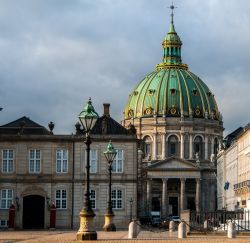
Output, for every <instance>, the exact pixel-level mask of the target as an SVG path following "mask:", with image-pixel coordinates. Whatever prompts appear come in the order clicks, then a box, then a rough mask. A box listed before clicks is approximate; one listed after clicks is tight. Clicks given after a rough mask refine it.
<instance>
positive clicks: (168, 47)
mask: <svg viewBox="0 0 250 243" xmlns="http://www.w3.org/2000/svg"><path fill="white" fill-rule="evenodd" d="M169 8H170V9H171V10H172V13H171V22H170V27H169V31H168V33H167V35H166V36H165V38H164V40H163V42H162V47H163V59H162V63H160V64H157V65H156V69H157V70H161V69H165V68H168V67H169V66H178V67H180V68H184V69H187V65H186V64H182V60H181V46H182V42H181V39H180V37H179V36H178V34H177V33H176V31H175V27H174V9H175V8H176V7H175V6H174V5H173V4H172V5H171V6H170V7H169Z"/></svg>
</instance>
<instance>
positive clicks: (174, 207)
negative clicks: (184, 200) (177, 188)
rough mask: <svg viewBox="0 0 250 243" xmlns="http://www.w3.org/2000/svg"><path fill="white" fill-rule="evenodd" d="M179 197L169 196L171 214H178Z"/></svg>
mask: <svg viewBox="0 0 250 243" xmlns="http://www.w3.org/2000/svg"><path fill="white" fill-rule="evenodd" d="M178 208H179V207H178V197H169V215H172V216H178V215H179V210H178Z"/></svg>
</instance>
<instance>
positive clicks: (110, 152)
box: [104, 141, 117, 163]
mask: <svg viewBox="0 0 250 243" xmlns="http://www.w3.org/2000/svg"><path fill="white" fill-rule="evenodd" d="M116 154H117V152H116V150H115V149H114V146H113V144H112V143H111V141H109V144H108V146H107V150H106V151H105V152H104V155H105V157H106V159H107V161H108V162H109V163H112V162H113V161H114V159H115V156H116Z"/></svg>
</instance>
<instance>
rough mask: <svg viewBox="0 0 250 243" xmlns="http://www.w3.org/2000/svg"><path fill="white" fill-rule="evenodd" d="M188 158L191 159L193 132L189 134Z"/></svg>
mask: <svg viewBox="0 0 250 243" xmlns="http://www.w3.org/2000/svg"><path fill="white" fill-rule="evenodd" d="M189 159H193V134H191V133H190V134H189Z"/></svg>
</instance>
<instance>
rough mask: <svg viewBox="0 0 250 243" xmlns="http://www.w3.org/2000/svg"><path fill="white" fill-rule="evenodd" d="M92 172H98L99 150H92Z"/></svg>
mask: <svg viewBox="0 0 250 243" xmlns="http://www.w3.org/2000/svg"><path fill="white" fill-rule="evenodd" d="M90 173H97V150H96V149H91V150H90Z"/></svg>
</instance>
